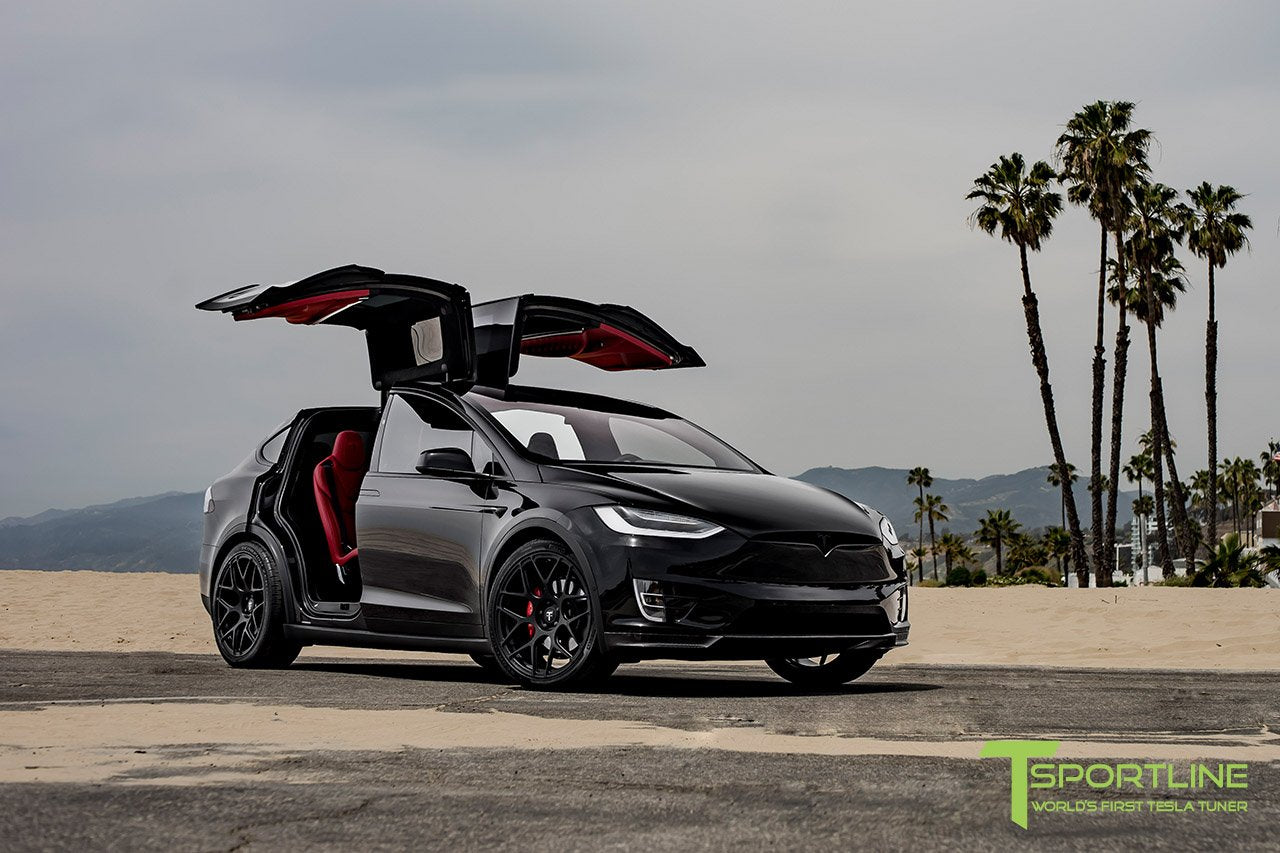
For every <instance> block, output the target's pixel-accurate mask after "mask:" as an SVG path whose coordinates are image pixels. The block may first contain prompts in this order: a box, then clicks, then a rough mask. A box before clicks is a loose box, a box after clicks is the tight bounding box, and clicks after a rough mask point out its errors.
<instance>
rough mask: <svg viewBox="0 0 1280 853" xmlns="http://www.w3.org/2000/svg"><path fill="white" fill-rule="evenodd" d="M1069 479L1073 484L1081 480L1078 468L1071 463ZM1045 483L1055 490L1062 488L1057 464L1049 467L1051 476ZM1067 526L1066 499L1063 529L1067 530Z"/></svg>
mask: <svg viewBox="0 0 1280 853" xmlns="http://www.w3.org/2000/svg"><path fill="white" fill-rule="evenodd" d="M1067 477H1069V478H1070V479H1071V482H1073V483H1074V482H1075V481H1076V480H1079V479H1080V475H1079V474H1077V473H1076V466H1074V465H1072V464H1071V463H1070V462H1068V463H1067ZM1045 481H1046V482H1048V484H1049V485H1051V486H1053V487H1054V488H1057V489H1061V488H1062V477H1060V476H1059V475H1058V463H1057V462H1055V463H1053V464H1052V465H1050V466H1049V476H1047V477H1045ZM1066 526H1067V502H1066V500H1065V499H1064V500H1063V501H1062V527H1063V528H1064V529H1065V528H1066Z"/></svg>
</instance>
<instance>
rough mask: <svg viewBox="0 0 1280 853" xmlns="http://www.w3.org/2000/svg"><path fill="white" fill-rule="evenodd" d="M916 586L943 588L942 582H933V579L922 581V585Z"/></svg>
mask: <svg viewBox="0 0 1280 853" xmlns="http://www.w3.org/2000/svg"><path fill="white" fill-rule="evenodd" d="M916 586H920V587H938V586H942V581H935V580H933V579H932V578H930V579H927V580H922V581H920V583H918V584H916Z"/></svg>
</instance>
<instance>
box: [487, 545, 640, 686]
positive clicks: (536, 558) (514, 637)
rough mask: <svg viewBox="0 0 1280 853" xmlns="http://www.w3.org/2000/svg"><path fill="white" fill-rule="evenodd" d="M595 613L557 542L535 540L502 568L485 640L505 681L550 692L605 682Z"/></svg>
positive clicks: (610, 665)
mask: <svg viewBox="0 0 1280 853" xmlns="http://www.w3.org/2000/svg"><path fill="white" fill-rule="evenodd" d="M596 612H597V608H596V606H595V604H594V602H593V600H592V594H591V589H590V587H588V585H587V580H586V576H585V574H584V572H583V570H582V568H581V567H580V566H579V565H578V563H577V561H576V560H575V559H574V557H573V554H572V553H571V552H570V551H569V549H568V548H566V547H565V546H563V545H561V544H560V543H559V542H554V541H549V540H537V541H533V542H529V543H527V544H525V545H522V546H521V547H520V548H517V549H516V550H515V552H513V553H512V554H511V556H510V557H508V558H507V559H506V561H505V562H503V564H502V566H501V567H500V568H499V569H498V574H497V576H496V577H495V579H494V583H493V592H492V594H491V595H490V598H489V640H490V642H491V644H492V646H493V649H494V653H495V661H496V663H497V664H498V666H500V667H501V668H502V670H503V671H504V672H505V673H506V674H507V676H508V677H510V678H512V679H514V680H516V681H518V682H520V683H521V684H524V685H525V686H528V687H552V686H562V685H566V684H570V683H581V682H583V681H586V680H591V679H598V678H603V677H605V676H607V675H608V674H609V673H611V672H613V670H614V669H616V668H617V663H616V662H615V661H612V660H611V659H609V658H607V657H606V656H605V655H604V653H603V651H602V649H601V648H600V643H599V638H598V634H599V632H598V627H597V616H596Z"/></svg>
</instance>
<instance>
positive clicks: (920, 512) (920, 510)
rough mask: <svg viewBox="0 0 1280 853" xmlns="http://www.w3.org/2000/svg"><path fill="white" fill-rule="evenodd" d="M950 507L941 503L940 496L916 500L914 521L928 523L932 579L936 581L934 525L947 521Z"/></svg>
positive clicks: (936, 558) (936, 553)
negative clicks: (931, 556)
mask: <svg viewBox="0 0 1280 853" xmlns="http://www.w3.org/2000/svg"><path fill="white" fill-rule="evenodd" d="M950 511H951V507H949V506H947V505H946V504H945V503H943V502H942V497H941V496H940V495H925V496H924V500H920V499H919V498H916V520H917V521H928V522H929V551H930V553H931V554H932V555H933V579H934V580H937V579H938V548H937V545H936V544H935V542H936V538H935V535H934V523H935V522H938V521H949V520H950V517H949V516H948V515H947V513H948V512H950Z"/></svg>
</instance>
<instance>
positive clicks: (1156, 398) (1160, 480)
mask: <svg viewBox="0 0 1280 853" xmlns="http://www.w3.org/2000/svg"><path fill="white" fill-rule="evenodd" d="M1142 288H1143V290H1144V291H1145V292H1146V295H1147V323H1146V326H1147V355H1148V357H1149V358H1150V361H1151V444H1152V447H1151V464H1152V468H1153V470H1154V473H1155V476H1154V478H1153V480H1154V483H1153V484H1152V485H1153V487H1154V491H1155V498H1156V539H1157V544H1158V545H1159V548H1160V567H1161V570H1162V571H1163V572H1164V576H1165V577H1166V578H1168V577H1173V559H1172V558H1171V557H1170V556H1169V526H1168V523H1167V521H1166V520H1165V514H1164V431H1163V430H1161V429H1160V409H1161V407H1162V405H1163V400H1162V399H1161V396H1160V359H1159V355H1158V353H1157V350H1156V324H1155V322H1154V320H1153V318H1154V317H1156V316H1157V314H1156V298H1155V292H1154V290H1153V289H1152V287H1151V281H1150V273H1149V272H1148V271H1145V270H1144V275H1143V283H1142Z"/></svg>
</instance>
